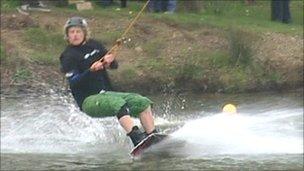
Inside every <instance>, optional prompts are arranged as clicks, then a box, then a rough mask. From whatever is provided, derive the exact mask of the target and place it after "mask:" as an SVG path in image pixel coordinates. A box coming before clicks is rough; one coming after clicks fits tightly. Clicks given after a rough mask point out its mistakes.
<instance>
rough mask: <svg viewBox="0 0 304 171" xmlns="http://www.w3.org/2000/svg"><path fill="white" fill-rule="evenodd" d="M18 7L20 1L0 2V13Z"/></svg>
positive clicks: (5, 0) (7, 0) (6, 0)
mask: <svg viewBox="0 0 304 171" xmlns="http://www.w3.org/2000/svg"><path fill="white" fill-rule="evenodd" d="M20 5H21V2H20V0H1V12H3V11H10V10H15V9H16V7H18V6H20Z"/></svg>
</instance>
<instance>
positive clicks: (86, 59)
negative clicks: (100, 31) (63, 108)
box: [60, 39, 118, 109]
mask: <svg viewBox="0 0 304 171" xmlns="http://www.w3.org/2000/svg"><path fill="white" fill-rule="evenodd" d="M106 53H107V50H106V49H105V47H104V46H103V45H102V44H101V43H99V42H97V41H95V40H92V39H90V40H88V41H87V42H86V43H85V44H82V45H79V46H72V45H68V46H67V47H66V49H65V50H64V51H63V52H62V54H61V56H60V62H61V70H62V72H63V73H65V75H66V77H67V79H68V81H69V85H70V88H71V91H72V95H73V97H74V99H75V100H76V102H77V104H78V106H79V108H80V109H81V106H82V103H83V101H84V99H85V98H86V97H88V96H90V95H93V94H97V93H99V92H100V91H102V90H111V89H112V87H111V83H110V80H109V76H108V74H107V71H106V69H103V70H100V71H96V72H91V71H90V70H89V69H90V66H91V65H92V64H93V63H94V62H96V61H97V60H99V59H100V58H101V57H103V56H104V55H105V54H106ZM117 67H118V63H117V61H116V60H114V61H113V62H112V63H111V65H110V68H111V69H116V68H117Z"/></svg>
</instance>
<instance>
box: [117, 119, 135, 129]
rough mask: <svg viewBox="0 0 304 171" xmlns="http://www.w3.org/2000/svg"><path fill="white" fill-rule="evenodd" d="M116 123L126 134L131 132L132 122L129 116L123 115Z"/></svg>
mask: <svg viewBox="0 0 304 171" xmlns="http://www.w3.org/2000/svg"><path fill="white" fill-rule="evenodd" d="M118 121H119V123H120V125H121V126H122V127H123V129H124V130H125V131H126V132H127V133H130V132H131V131H132V128H133V127H134V122H133V119H132V118H131V116H130V115H124V116H123V117H121V118H120V119H118Z"/></svg>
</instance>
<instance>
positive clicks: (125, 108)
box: [116, 104, 130, 119]
mask: <svg viewBox="0 0 304 171" xmlns="http://www.w3.org/2000/svg"><path fill="white" fill-rule="evenodd" d="M125 115H130V110H129V108H128V106H127V105H126V104H125V105H123V106H122V107H121V108H120V110H119V111H118V113H117V115H116V116H117V118H118V119H120V118H122V117H123V116H125Z"/></svg>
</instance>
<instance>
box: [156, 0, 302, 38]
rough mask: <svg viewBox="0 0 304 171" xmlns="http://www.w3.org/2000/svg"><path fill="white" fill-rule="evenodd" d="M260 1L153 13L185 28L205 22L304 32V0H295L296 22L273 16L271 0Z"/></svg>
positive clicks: (211, 3) (213, 3)
mask: <svg viewBox="0 0 304 171" xmlns="http://www.w3.org/2000/svg"><path fill="white" fill-rule="evenodd" d="M256 2H257V3H256V4H255V5H251V6H248V5H245V4H244V3H243V1H241V2H240V1H206V2H205V5H206V7H205V10H203V11H202V12H200V13H181V12H180V13H175V14H173V15H165V14H153V15H151V16H152V17H154V18H155V19H158V20H162V21H164V22H171V23H175V24H178V25H180V26H182V27H185V28H187V27H188V28H191V27H195V26H198V25H201V26H209V27H218V28H222V29H229V28H231V27H234V28H239V29H245V30H251V31H255V32H280V33H287V34H292V35H303V1H291V4H290V11H291V16H292V23H290V24H282V23H279V22H272V21H271V20H270V13H271V11H270V1H256ZM217 9H218V10H217ZM216 11H219V12H216Z"/></svg>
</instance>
